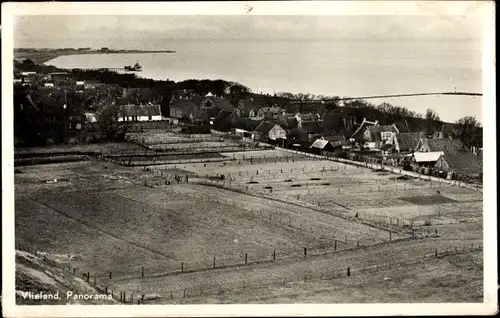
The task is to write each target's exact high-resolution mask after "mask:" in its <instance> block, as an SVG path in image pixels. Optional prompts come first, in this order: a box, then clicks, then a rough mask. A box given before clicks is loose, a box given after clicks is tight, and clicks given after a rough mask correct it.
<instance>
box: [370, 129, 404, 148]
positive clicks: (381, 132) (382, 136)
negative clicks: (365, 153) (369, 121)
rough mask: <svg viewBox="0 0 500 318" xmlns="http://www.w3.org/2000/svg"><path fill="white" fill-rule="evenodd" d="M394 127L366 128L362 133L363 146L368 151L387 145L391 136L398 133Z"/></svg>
mask: <svg viewBox="0 0 500 318" xmlns="http://www.w3.org/2000/svg"><path fill="white" fill-rule="evenodd" d="M398 132H399V131H398V128H397V127H396V126H395V125H383V126H368V127H366V129H365V130H364V132H363V137H362V140H363V141H364V146H365V147H368V148H370V149H379V148H380V147H382V146H383V145H384V144H386V143H388V142H389V141H390V140H391V138H393V135H394V134H396V133H398Z"/></svg>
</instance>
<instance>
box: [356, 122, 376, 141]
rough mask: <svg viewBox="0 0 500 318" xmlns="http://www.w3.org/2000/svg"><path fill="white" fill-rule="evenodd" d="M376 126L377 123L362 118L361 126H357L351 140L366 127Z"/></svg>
mask: <svg viewBox="0 0 500 318" xmlns="http://www.w3.org/2000/svg"><path fill="white" fill-rule="evenodd" d="M377 125H378V122H377V121H375V122H371V121H368V120H366V118H364V119H363V121H362V122H361V124H360V125H359V126H358V128H357V129H356V130H355V131H354V132H353V133H352V135H351V138H356V137H357V136H358V135H360V134H362V133H363V132H364V131H365V129H366V128H367V127H370V126H377Z"/></svg>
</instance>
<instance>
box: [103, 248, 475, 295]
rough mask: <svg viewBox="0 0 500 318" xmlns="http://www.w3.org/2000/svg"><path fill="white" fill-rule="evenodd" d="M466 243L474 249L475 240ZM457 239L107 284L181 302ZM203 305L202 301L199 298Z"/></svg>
mask: <svg viewBox="0 0 500 318" xmlns="http://www.w3.org/2000/svg"><path fill="white" fill-rule="evenodd" d="M467 243H469V245H470V243H472V244H475V246H476V248H477V246H478V244H479V243H478V241H468V242H467ZM469 245H464V241H461V240H425V241H416V240H412V241H406V242H397V243H394V244H388V245H378V246H374V247H373V248H370V247H368V248H366V249H357V250H352V251H341V252H339V253H335V254H331V255H322V256H317V257H304V258H302V259H300V260H299V261H297V260H291V259H284V260H279V261H276V262H273V263H266V264H261V265H259V266H258V270H257V268H256V267H255V266H244V267H241V268H240V269H239V270H238V271H234V270H230V269H218V270H214V271H208V272H203V273H200V272H197V273H186V274H183V275H175V276H162V277H160V276H158V277H154V278H139V279H129V280H121V281H109V284H112V285H113V289H115V290H127V291H129V292H130V293H134V294H136V295H141V294H146V295H148V294H153V293H154V294H157V295H159V296H160V297H164V299H165V300H166V302H168V301H169V298H170V297H171V298H173V299H181V298H183V292H186V294H187V295H190V296H196V295H200V291H201V294H203V293H205V295H206V294H215V293H217V294H218V292H219V290H220V288H222V290H224V289H228V290H234V289H237V290H241V289H242V288H244V287H243V286H248V287H249V288H251V287H252V286H253V285H261V284H263V285H266V283H267V285H268V286H272V285H273V284H276V283H277V282H282V281H283V279H285V280H286V281H287V282H293V281H301V280H302V281H303V279H304V275H305V274H309V275H313V276H315V277H318V276H320V274H321V273H323V274H327V273H338V272H339V271H342V272H344V271H345V270H346V269H347V267H351V268H353V269H357V270H358V271H360V272H362V269H363V268H364V267H370V266H376V265H377V264H386V263H388V262H389V261H392V262H401V261H408V260H413V259H415V258H423V257H424V256H426V255H429V254H432V253H433V252H435V250H436V248H437V249H438V250H439V251H440V252H441V253H442V252H444V251H446V250H447V251H452V250H454V248H455V247H460V249H461V250H464V249H467V248H469ZM200 300H201V301H202V302H203V299H200Z"/></svg>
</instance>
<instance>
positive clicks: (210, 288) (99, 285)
mask: <svg viewBox="0 0 500 318" xmlns="http://www.w3.org/2000/svg"><path fill="white" fill-rule="evenodd" d="M16 249H17V250H19V251H25V252H28V253H31V254H32V255H34V256H36V257H39V258H40V260H41V261H43V262H45V263H46V264H48V265H51V266H54V267H56V268H59V269H62V270H65V271H67V272H69V273H71V274H73V275H74V276H75V277H80V276H81V278H82V279H83V280H84V281H86V282H87V283H88V284H90V285H91V286H93V287H94V288H95V289H96V290H97V291H99V292H101V293H103V294H106V295H110V296H111V297H112V298H113V299H114V300H115V301H118V302H120V303H123V304H135V303H136V302H137V304H142V303H147V302H150V303H151V302H155V301H159V300H167V299H171V300H172V299H175V298H178V299H179V298H189V297H198V296H204V295H217V294H222V293H226V292H238V291H244V290H246V289H258V288H262V287H271V286H283V285H286V284H287V283H288V284H290V283H297V282H300V281H302V278H303V281H304V282H308V281H309V282H310V281H313V280H334V279H339V278H342V277H346V276H347V277H348V276H352V275H355V274H364V273H367V272H368V273H369V272H378V271H382V270H388V269H391V268H394V267H397V266H404V265H411V264H414V263H419V262H424V261H425V260H431V259H436V258H439V257H445V256H448V255H452V254H462V253H467V252H470V253H472V252H474V251H480V250H482V244H476V245H474V244H471V245H470V247H469V246H466V245H462V247H461V248H459V246H455V248H454V249H453V248H452V249H451V250H448V249H445V250H444V251H439V250H438V249H433V250H432V251H431V252H430V253H428V254H425V255H423V256H419V257H415V258H413V259H411V260H405V261H401V262H390V263H382V264H375V265H372V266H360V267H357V268H355V267H354V268H352V267H347V269H346V270H342V271H333V272H332V271H328V272H323V271H321V272H309V273H308V272H304V276H298V275H294V276H293V277H284V276H283V277H281V278H279V279H278V281H276V280H275V281H272V280H270V279H269V278H266V279H265V280H263V281H255V280H253V281H251V282H247V281H243V282H242V283H243V285H242V286H241V285H240V286H233V287H231V286H230V285H229V286H225V285H223V284H212V285H198V286H193V287H190V288H185V289H181V290H171V291H170V292H169V293H167V294H169V296H161V295H158V294H155V293H150V294H142V293H139V292H130V291H120V290H119V288H117V289H112V285H111V286H108V285H107V283H109V281H110V280H113V277H114V276H113V273H112V272H109V280H108V281H106V280H105V279H102V278H101V277H102V276H101V275H99V281H98V279H97V277H98V276H97V274H96V273H93V275H92V274H91V273H90V272H88V271H84V270H81V269H77V268H76V267H73V266H71V264H66V263H61V262H58V261H57V260H56V258H52V259H51V258H50V256H48V255H47V253H39V252H38V251H36V250H31V249H30V248H29V247H27V246H25V245H22V244H16ZM304 250H305V249H304ZM344 251H345V250H344ZM42 257H43V258H42ZM270 261H272V260H270ZM261 263H262V262H261ZM214 268H219V267H214ZM141 277H145V275H144V268H142V276H141ZM127 296H128V297H127Z"/></svg>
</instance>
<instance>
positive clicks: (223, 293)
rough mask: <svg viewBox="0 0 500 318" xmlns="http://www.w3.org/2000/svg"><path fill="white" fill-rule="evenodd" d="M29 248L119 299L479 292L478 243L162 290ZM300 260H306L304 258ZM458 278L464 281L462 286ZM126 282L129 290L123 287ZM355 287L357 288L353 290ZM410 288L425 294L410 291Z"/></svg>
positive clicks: (334, 299)
mask: <svg viewBox="0 0 500 318" xmlns="http://www.w3.org/2000/svg"><path fill="white" fill-rule="evenodd" d="M25 247H26V246H23V245H19V244H18V245H17V246H16V249H17V250H19V251H23V252H20V253H24V254H26V255H30V254H28V253H27V252H26V249H23V248H25ZM29 253H31V254H32V255H33V256H30V257H31V258H36V257H38V260H37V262H42V261H43V262H44V263H46V264H47V265H48V266H52V267H53V268H54V269H57V270H59V271H61V270H62V271H67V272H68V273H70V274H73V275H74V276H76V277H81V278H82V279H83V280H84V281H87V282H88V283H89V284H90V285H91V286H93V287H94V288H95V289H96V290H98V291H100V292H101V293H104V294H107V295H111V297H112V298H113V299H114V300H116V301H118V302H120V303H123V304H136V303H137V304H138V305H140V304H168V303H175V304H182V303H191V304H192V303H288V302H295V301H296V300H300V301H301V302H302V303H327V302H328V303H351V302H354V303H371V302H391V301H399V302H421V301H422V297H423V296H424V299H427V298H429V301H433V302H437V301H443V302H446V301H448V302H450V301H451V302H453V301H462V302H473V301H478V302H480V301H482V291H483V288H482V266H483V262H482V261H483V257H482V246H481V244H474V243H472V244H471V245H470V246H466V245H461V246H457V245H455V246H450V245H447V246H441V248H436V249H429V250H428V251H427V253H426V251H425V250H421V251H419V252H418V253H417V254H415V255H411V256H407V257H405V258H403V259H401V258H396V259H391V260H389V261H387V262H383V261H376V260H372V261H370V262H368V263H365V262H360V263H357V264H356V265H352V264H350V265H348V266H347V267H345V268H342V265H341V266H338V265H337V266H335V265H334V266H333V267H330V268H307V269H306V270H304V271H303V272H293V273H292V274H287V273H282V275H281V277H265V278H263V279H250V277H248V276H243V277H239V278H240V280H239V281H237V280H233V281H221V280H220V279H217V280H215V279H213V278H212V279H211V280H210V283H209V284H203V285H191V286H190V287H187V288H181V289H170V291H168V290H166V289H165V288H160V292H162V294H159V293H157V292H151V291H150V290H148V288H147V286H148V284H149V283H150V282H151V279H148V278H147V277H144V276H142V277H141V278H140V279H139V280H137V279H135V280H134V279H131V280H128V281H124V280H120V279H118V280H116V279H115V280H114V279H113V277H112V276H111V273H110V276H109V278H106V279H101V278H100V277H99V278H98V276H97V275H96V274H95V273H94V274H91V272H88V271H84V270H81V269H77V268H75V267H72V266H71V264H67V263H66V262H65V261H64V260H62V261H61V259H59V258H57V256H55V255H52V254H47V253H40V252H37V251H36V250H35V251H32V250H29ZM302 261H303V262H307V259H303V260H302ZM265 270H267V268H266V269H265ZM253 272H254V273H255V271H253ZM450 272H453V273H454V275H453V277H450V275H447V273H450ZM180 275H189V273H186V274H182V273H180V274H179V276H180ZM164 278H165V277H159V278H157V279H159V280H162V279H164ZM457 280H458V281H459V282H458V283H457ZM464 281H467V282H469V283H468V284H466V285H464V284H463V283H462V282H464ZM431 282H432V283H431ZM430 285H432V288H431V289H429V288H428V287H429V286H430ZM162 286H166V285H165V284H163V285H162ZM465 286H466V288H464V287H465ZM131 287H132V289H131V290H130V289H129V290H124V289H123V288H131ZM144 287H146V288H144ZM176 287H177V285H176ZM408 287H411V288H408ZM367 288H368V289H370V290H369V291H368V290H367ZM360 289H361V290H363V293H359V290H360ZM371 289H373V291H372V290H371ZM157 290H158V289H157ZM416 290H417V291H419V293H421V294H422V293H425V295H420V294H415V291H416ZM443 295H445V296H443ZM394 297H396V298H394ZM425 297H427V298H425ZM436 297H437V298H436Z"/></svg>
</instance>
